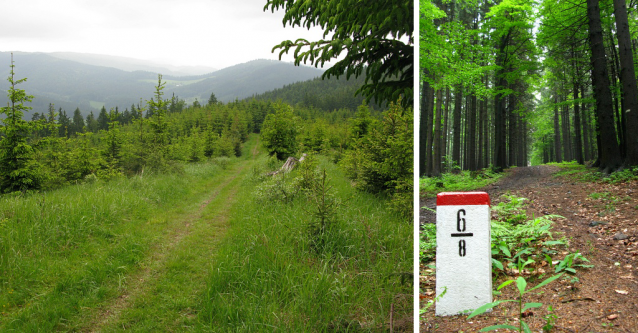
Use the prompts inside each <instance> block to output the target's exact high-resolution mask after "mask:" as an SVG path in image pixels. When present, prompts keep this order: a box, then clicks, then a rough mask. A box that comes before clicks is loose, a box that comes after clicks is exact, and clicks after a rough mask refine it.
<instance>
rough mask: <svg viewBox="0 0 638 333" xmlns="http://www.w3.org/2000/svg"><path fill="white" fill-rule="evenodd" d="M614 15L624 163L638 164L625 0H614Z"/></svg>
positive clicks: (637, 108)
mask: <svg viewBox="0 0 638 333" xmlns="http://www.w3.org/2000/svg"><path fill="white" fill-rule="evenodd" d="M614 16H615V18H616V30H617V31H618V54H619V57H620V81H621V83H622V96H623V101H624V105H623V109H622V114H623V117H624V118H625V129H626V130H625V131H624V135H625V148H626V157H625V165H627V166H634V165H638V88H636V72H635V70H634V58H633V54H632V52H631V35H630V32H629V22H628V19H627V4H626V2H625V0H614Z"/></svg>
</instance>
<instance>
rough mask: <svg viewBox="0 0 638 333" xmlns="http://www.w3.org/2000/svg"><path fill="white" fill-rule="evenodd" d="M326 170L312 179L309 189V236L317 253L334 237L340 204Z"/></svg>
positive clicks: (311, 244)
mask: <svg viewBox="0 0 638 333" xmlns="http://www.w3.org/2000/svg"><path fill="white" fill-rule="evenodd" d="M328 183H329V179H328V176H327V175H326V169H323V170H322V172H321V176H320V177H313V178H310V184H309V185H310V186H309V188H308V200H309V207H310V208H309V210H308V214H309V216H310V217H311V220H310V223H308V236H309V240H310V248H311V249H313V250H314V251H316V252H319V253H320V252H322V251H323V250H324V249H325V248H326V246H327V245H328V243H329V242H330V240H331V239H333V238H334V237H332V235H331V233H332V232H334V228H335V225H336V222H337V212H338V209H339V205H340V202H339V200H337V199H336V197H335V195H334V193H333V192H334V190H333V188H332V186H330V185H329V184H328Z"/></svg>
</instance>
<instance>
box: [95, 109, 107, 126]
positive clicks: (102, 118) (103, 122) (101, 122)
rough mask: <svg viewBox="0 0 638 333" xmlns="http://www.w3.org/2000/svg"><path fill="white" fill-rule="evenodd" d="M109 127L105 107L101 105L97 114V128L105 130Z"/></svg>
mask: <svg viewBox="0 0 638 333" xmlns="http://www.w3.org/2000/svg"><path fill="white" fill-rule="evenodd" d="M108 128H109V115H108V114H107V113H106V108H105V107H102V110H100V114H99V115H98V116H97V129H98V130H107V129H108Z"/></svg>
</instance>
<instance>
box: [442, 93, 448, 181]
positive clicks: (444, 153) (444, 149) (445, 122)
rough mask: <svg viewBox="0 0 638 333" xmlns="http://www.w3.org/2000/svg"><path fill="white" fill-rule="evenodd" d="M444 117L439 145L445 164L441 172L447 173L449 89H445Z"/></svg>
mask: <svg viewBox="0 0 638 333" xmlns="http://www.w3.org/2000/svg"><path fill="white" fill-rule="evenodd" d="M443 114H444V117H443V135H442V136H441V140H443V143H442V145H441V156H442V157H443V161H444V162H445V168H444V169H443V171H444V172H445V171H449V170H450V166H449V165H448V162H449V160H450V159H449V158H448V157H447V156H448V141H449V140H448V137H447V134H448V132H449V129H448V118H449V115H450V88H449V87H447V88H446V89H445V112H444V113H443Z"/></svg>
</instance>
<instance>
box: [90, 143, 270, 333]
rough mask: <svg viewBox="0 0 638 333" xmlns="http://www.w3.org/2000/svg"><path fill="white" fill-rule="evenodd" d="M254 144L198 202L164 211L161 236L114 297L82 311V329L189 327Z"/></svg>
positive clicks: (98, 330)
mask: <svg viewBox="0 0 638 333" xmlns="http://www.w3.org/2000/svg"><path fill="white" fill-rule="evenodd" d="M257 147H258V144H256V145H255V148H254V149H252V151H251V153H252V159H250V158H249V159H246V160H241V161H238V162H235V163H233V164H231V166H230V167H229V168H232V169H231V170H229V172H228V173H227V174H228V176H227V177H225V178H224V179H223V180H222V181H221V182H217V183H216V184H214V185H213V186H211V188H210V189H209V190H208V191H207V194H206V195H204V196H201V200H200V201H199V202H193V203H190V205H189V206H187V207H176V208H175V209H172V210H170V211H167V212H166V215H165V216H164V218H165V220H166V222H165V225H162V226H161V228H163V232H162V236H160V237H158V238H157V239H156V240H154V244H153V246H152V248H151V249H150V251H149V254H148V255H147V256H146V257H145V258H144V259H143V260H142V262H141V263H140V264H139V269H137V270H134V271H133V272H132V273H131V274H130V275H128V276H125V277H123V278H122V280H123V281H125V283H124V285H123V287H122V288H121V291H120V294H119V296H118V297H116V298H113V299H111V300H110V301H109V302H107V303H106V304H104V305H103V306H101V307H99V308H97V309H84V312H85V313H84V314H81V317H83V318H85V319H83V321H84V322H85V324H84V325H82V326H83V329H82V331H86V332H112V331H119V330H122V329H130V330H135V331H138V330H142V331H148V330H154V328H153V327H161V329H162V330H170V331H173V330H183V329H184V328H187V327H191V328H192V325H193V321H194V320H195V317H196V314H197V308H198V305H199V304H198V302H199V300H198V297H199V295H201V294H202V293H203V292H204V290H205V288H206V282H205V281H206V278H207V276H208V274H209V272H208V269H209V267H210V265H209V264H208V263H209V262H210V261H211V260H214V256H215V247H216V244H217V243H218V242H219V241H220V240H221V239H223V237H224V234H225V232H226V230H227V228H228V221H229V211H230V210H231V208H232V207H233V205H235V204H236V203H237V199H236V195H237V193H238V191H240V190H241V186H240V184H241V182H242V181H243V180H244V178H245V177H246V176H247V174H248V172H249V171H250V169H251V168H250V166H251V165H252V163H254V160H255V157H256V156H257V154H258V153H259V152H258V150H257ZM175 276H179V277H177V278H176V277H175ZM162 302H165V303H167V305H163V304H160V303H162ZM170 303H177V304H170ZM158 315H159V316H158ZM86 318H89V319H86ZM154 321H157V322H158V323H159V322H161V324H157V323H153V322H154Z"/></svg>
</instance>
